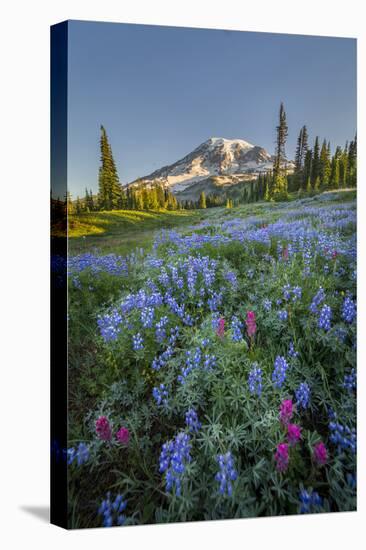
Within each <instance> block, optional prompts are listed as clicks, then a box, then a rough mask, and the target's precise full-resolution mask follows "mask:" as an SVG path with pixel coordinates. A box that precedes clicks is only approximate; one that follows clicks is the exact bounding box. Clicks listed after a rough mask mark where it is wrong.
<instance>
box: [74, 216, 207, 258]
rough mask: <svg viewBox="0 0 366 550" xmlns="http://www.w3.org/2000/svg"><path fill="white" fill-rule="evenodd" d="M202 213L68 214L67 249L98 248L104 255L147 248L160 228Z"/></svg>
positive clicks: (194, 219) (181, 223) (187, 222)
mask: <svg viewBox="0 0 366 550" xmlns="http://www.w3.org/2000/svg"><path fill="white" fill-rule="evenodd" d="M206 216H207V213H206V212H205V211H203V210H179V211H168V210H165V211H150V212H145V211H144V212H141V211H133V210H113V211H112V212H92V213H83V214H79V215H72V216H71V217H70V218H69V234H68V236H69V251H70V253H71V254H77V253H80V252H85V251H88V250H90V249H92V248H98V250H100V251H101V252H103V253H106V254H107V253H109V252H116V253H119V254H125V253H128V252H129V251H131V250H132V249H134V248H136V247H144V248H148V247H149V246H150V245H151V243H152V241H153V238H154V236H155V233H156V231H158V230H160V229H163V228H164V229H170V228H173V227H177V226H184V225H192V224H195V223H199V222H200V221H202V220H203V219H204V218H205V217H206Z"/></svg>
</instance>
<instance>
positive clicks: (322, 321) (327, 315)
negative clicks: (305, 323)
mask: <svg viewBox="0 0 366 550" xmlns="http://www.w3.org/2000/svg"><path fill="white" fill-rule="evenodd" d="M331 318H332V310H331V308H330V307H329V306H328V305H327V304H324V306H323V307H322V309H321V311H320V314H319V317H318V327H319V328H321V329H323V330H325V331H328V330H330V326H331V325H330V321H331Z"/></svg>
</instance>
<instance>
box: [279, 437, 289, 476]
mask: <svg viewBox="0 0 366 550" xmlns="http://www.w3.org/2000/svg"><path fill="white" fill-rule="evenodd" d="M275 461H276V468H277V470H278V471H279V472H281V473H283V472H285V471H286V470H287V468H288V465H289V461H290V455H289V451H288V444H287V443H279V444H278V445H277V449H276V453H275Z"/></svg>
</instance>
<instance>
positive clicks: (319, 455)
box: [313, 441, 328, 466]
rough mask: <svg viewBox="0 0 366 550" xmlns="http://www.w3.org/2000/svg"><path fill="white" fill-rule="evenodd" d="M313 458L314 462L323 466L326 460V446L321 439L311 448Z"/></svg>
mask: <svg viewBox="0 0 366 550" xmlns="http://www.w3.org/2000/svg"><path fill="white" fill-rule="evenodd" d="M313 459H314V462H316V464H318V465H319V466H323V465H324V464H325V463H326V462H327V460H328V452H327V448H326V446H325V445H324V443H323V442H322V441H320V443H317V444H316V445H315V447H314V450H313Z"/></svg>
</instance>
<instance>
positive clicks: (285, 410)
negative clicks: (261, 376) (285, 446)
mask: <svg viewBox="0 0 366 550" xmlns="http://www.w3.org/2000/svg"><path fill="white" fill-rule="evenodd" d="M293 414H294V411H293V404H292V399H284V400H283V401H282V403H281V405H280V421H281V422H282V424H283V425H284V426H287V424H288V423H289V422H290V420H291V418H292V416H293Z"/></svg>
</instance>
